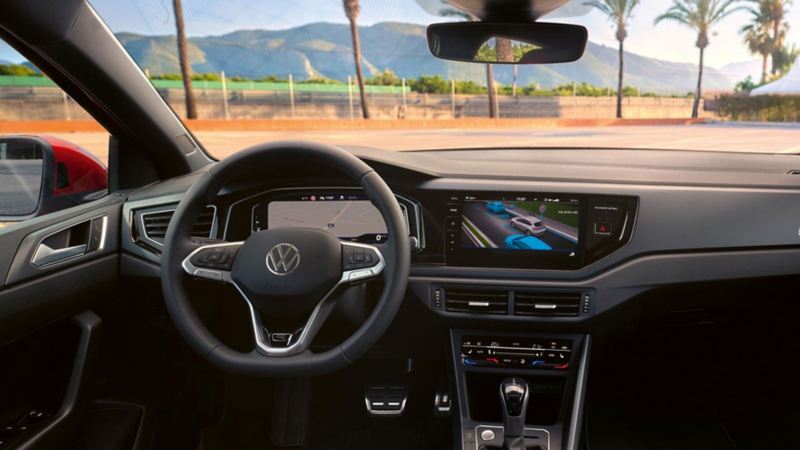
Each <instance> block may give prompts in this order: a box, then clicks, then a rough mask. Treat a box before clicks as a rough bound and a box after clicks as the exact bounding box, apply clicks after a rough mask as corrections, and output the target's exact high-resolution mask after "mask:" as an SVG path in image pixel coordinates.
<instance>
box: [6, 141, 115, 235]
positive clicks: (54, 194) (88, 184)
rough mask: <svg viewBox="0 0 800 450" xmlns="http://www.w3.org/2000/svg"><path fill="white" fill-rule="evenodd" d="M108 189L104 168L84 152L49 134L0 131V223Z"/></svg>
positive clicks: (75, 202) (61, 206)
mask: <svg viewBox="0 0 800 450" xmlns="http://www.w3.org/2000/svg"><path fill="white" fill-rule="evenodd" d="M107 191H108V171H107V170H106V167H105V165H103V163H102V162H100V161H99V160H98V159H97V158H95V157H94V156H92V155H91V154H90V153H89V152H87V151H86V150H84V149H82V148H81V147H78V146H77V145H75V144H72V143H71V142H67V141H65V140H63V139H59V138H56V137H53V136H6V137H0V223H6V222H19V221H22V220H25V219H28V218H31V217H36V216H41V215H43V214H47V213H49V212H53V211H58V210H61V209H64V208H69V207H71V206H75V205H79V204H82V203H86V202H88V201H91V200H94V199H97V198H100V197H102V196H103V195H105V193H106V192H107Z"/></svg>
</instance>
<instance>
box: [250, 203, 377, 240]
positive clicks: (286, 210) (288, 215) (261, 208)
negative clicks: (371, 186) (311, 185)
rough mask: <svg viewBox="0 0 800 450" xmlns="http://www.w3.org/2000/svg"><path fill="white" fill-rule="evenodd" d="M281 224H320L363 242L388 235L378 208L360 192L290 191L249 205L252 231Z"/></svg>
mask: <svg viewBox="0 0 800 450" xmlns="http://www.w3.org/2000/svg"><path fill="white" fill-rule="evenodd" d="M285 227H309V228H320V229H324V230H327V231H330V232H331V233H333V234H335V235H336V236H337V237H339V238H340V239H344V240H349V241H353V242H361V243H367V244H374V243H380V242H383V241H385V240H386V238H387V237H388V235H387V230H386V224H385V223H384V221H383V217H382V216H381V213H380V211H378V209H377V208H376V207H375V206H374V205H373V204H372V203H371V202H370V201H369V200H367V198H366V196H365V195H364V194H363V192H352V191H349V192H345V191H342V192H302V193H297V192H290V193H285V194H282V195H278V196H275V197H273V198H271V199H270V201H268V202H265V203H259V204H257V205H255V206H254V207H253V213H252V231H253V232H256V231H261V230H264V229H275V228H285Z"/></svg>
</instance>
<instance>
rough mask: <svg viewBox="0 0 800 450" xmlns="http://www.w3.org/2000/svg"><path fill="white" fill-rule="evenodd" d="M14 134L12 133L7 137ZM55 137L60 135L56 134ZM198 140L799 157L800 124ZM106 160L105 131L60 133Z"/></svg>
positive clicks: (212, 138)
mask: <svg viewBox="0 0 800 450" xmlns="http://www.w3.org/2000/svg"><path fill="white" fill-rule="evenodd" d="M8 134H13V133H8ZM54 134H56V133H54ZM195 135H196V136H197V138H198V140H199V141H200V142H201V143H202V144H203V145H204V146H205V148H206V149H207V150H208V151H209V152H211V154H212V155H214V156H215V157H217V158H224V157H226V156H228V155H231V154H233V153H235V152H236V151H238V150H241V149H243V148H245V147H247V146H249V145H253V144H257V143H260V142H267V141H272V140H289V139H302V140H310V141H318V142H324V143H328V144H333V145H343V146H347V145H363V146H367V147H377V148H382V149H385V150H394V151H397V150H422V149H436V148H486V147H500V146H504V147H599V148H609V147H610V148H642V149H646V148H651V149H666V150H709V151H728V152H756V153H800V124H797V125H781V126H777V125H741V124H740V125H736V124H702V125H674V126H672V125H670V126H616V127H569V128H536V129H506V130H489V129H480V130H479V129H474V130H358V131H356V130H348V131H263V132H259V131H198V132H196V133H195ZM58 136H59V137H63V138H64V139H66V140H68V141H72V142H74V143H76V144H78V145H80V146H82V147H84V148H86V149H87V150H89V151H91V152H92V153H94V154H95V155H96V156H97V157H99V158H100V159H101V160H102V161H103V162H107V161H108V158H107V153H108V136H107V135H106V134H104V133H87V132H81V133H59V134H58Z"/></svg>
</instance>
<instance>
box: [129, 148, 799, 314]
mask: <svg viewBox="0 0 800 450" xmlns="http://www.w3.org/2000/svg"><path fill="white" fill-rule="evenodd" d="M351 151H353V153H355V154H357V155H358V156H360V157H361V158H362V159H364V160H365V161H366V162H367V163H368V164H370V165H371V166H372V167H373V168H375V170H376V171H378V172H379V173H380V174H381V176H382V177H383V178H384V179H385V180H386V181H387V183H388V184H389V185H390V187H391V188H392V190H393V191H394V192H395V194H396V197H397V199H398V203H399V204H400V206H401V209H402V210H403V212H404V214H405V218H406V223H407V226H408V232H409V235H410V236H411V241H412V243H413V245H414V248H413V253H412V267H411V278H410V282H409V292H411V293H413V294H414V296H416V297H417V298H418V299H419V300H421V301H422V302H423V303H424V304H425V306H427V307H428V308H430V309H431V310H433V311H435V312H436V313H438V314H441V315H443V316H447V317H454V318H480V319H481V320H500V321H524V322H534V323H535V322H542V323H545V322H554V321H555V322H565V323H570V322H574V323H581V322H583V321H585V320H588V319H590V318H592V317H594V316H596V315H600V314H603V313H604V312H606V311H609V310H611V309H613V308H614V307H616V306H617V305H620V304H621V303H624V302H625V301H627V300H629V299H631V298H633V297H635V296H636V295H638V294H639V293H642V292H644V291H647V290H649V289H653V288H657V287H659V286H664V285H670V284H681V283H693V282H700V281H709V280H728V279H741V278H753V277H769V276H781V275H789V274H796V273H797V272H798V270H800V268H799V267H798V264H800V263H798V261H800V232H799V231H798V228H799V227H800V208H798V207H797V205H798V204H800V177H798V176H796V175H794V176H793V175H790V174H789V172H791V171H792V170H793V169H794V168H796V166H797V165H798V163H797V159H796V157H794V156H791V155H756V154H725V153H705V152H667V151H654V150H637V151H625V150H502V149H498V150H486V151H438V152H435V151H432V152H385V151H381V150H377V149H351ZM193 180H194V178H193V177H192V176H189V177H184V178H182V179H178V180H173V181H170V182H166V183H161V184H159V185H158V186H155V187H152V188H148V189H144V190H142V191H139V192H135V193H132V194H131V195H130V196H129V199H128V201H127V202H126V204H125V206H124V208H123V209H124V212H125V214H126V217H128V220H127V223H126V224H125V227H126V229H124V230H123V231H124V232H125V234H127V235H128V239H124V240H123V248H125V249H126V255H125V256H124V257H123V261H122V265H123V268H125V267H128V268H129V269H130V270H132V271H136V272H137V273H140V272H142V270H140V269H141V267H139V268H138V269H134V268H132V267H133V266H137V267H138V264H139V263H138V262H135V261H139V262H140V261H141V260H145V261H147V262H149V263H150V264H156V265H157V264H158V261H159V251H160V249H159V244H158V236H150V233H149V231H148V230H149V228H148V226H149V224H151V223H155V224H156V225H153V227H155V228H154V230H158V227H157V226H158V225H159V224H162V225H163V221H164V220H166V221H167V222H168V219H169V217H168V215H169V212H170V208H172V210H173V211H174V208H175V205H176V204H177V202H178V201H180V198H181V195H182V193H183V192H185V190H186V189H188V187H189V186H190V185H191V183H192V182H193ZM264 180H265V181H263V182H258V183H254V184H246V185H233V186H226V187H224V189H223V190H222V191H221V192H220V195H219V196H218V198H217V199H216V200H215V201H214V204H213V205H209V208H208V210H207V212H206V214H207V217H206V218H205V219H203V221H199V222H202V223H199V224H198V227H197V236H198V237H207V238H212V239H224V240H229V241H235V240H243V239H246V238H247V237H248V236H249V235H250V234H251V233H253V232H255V231H258V230H262V229H266V228H276V227H284V226H296V225H299V226H309V227H315V228H322V229H326V230H328V231H331V232H332V233H334V234H336V235H337V236H338V237H340V238H341V239H345V240H350V241H355V242H364V243H371V244H376V245H380V244H381V242H383V241H385V240H386V239H387V238H389V236H388V235H387V234H386V228H385V226H384V224H383V222H382V220H381V218H380V215H379V214H378V212H377V210H376V209H375V207H374V206H372V204H371V203H370V202H369V200H368V199H366V198H365V197H364V194H363V192H361V190H360V189H358V188H355V187H354V186H352V184H351V183H350V182H348V181H347V180H346V179H345V178H344V177H340V176H337V175H335V174H329V173H327V172H325V171H324V170H319V171H316V172H315V171H314V169H312V168H300V167H298V168H280V169H276V170H275V172H274V173H270V174H266V175H265V176H264ZM309 180H313V183H311V182H309ZM159 214H162V215H164V216H163V217H161V216H159ZM158 220H162V222H158ZM156 267H157V266H156ZM152 273H153V276H157V271H153V272H152ZM463 298H467V300H466V301H461V300H460V299H463ZM475 298H480V299H481V301H478V302H474V301H473V302H472V305H470V300H469V299H475ZM484 300H485V301H484ZM459 302H461V303H459ZM536 305H540V306H541V305H544V307H546V308H547V309H548V310H547V311H544V310H542V311H537V310H536ZM472 306H475V307H474V308H473V307H472Z"/></svg>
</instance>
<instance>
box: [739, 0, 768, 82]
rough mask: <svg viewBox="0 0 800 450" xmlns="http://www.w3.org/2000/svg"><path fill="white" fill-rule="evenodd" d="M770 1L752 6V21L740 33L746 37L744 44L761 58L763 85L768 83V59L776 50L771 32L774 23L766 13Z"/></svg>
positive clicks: (750, 11)
mask: <svg viewBox="0 0 800 450" xmlns="http://www.w3.org/2000/svg"><path fill="white" fill-rule="evenodd" d="M768 1H769V0H761V1H759V2H758V6H757V7H754V6H750V7H748V8H747V11H748V12H749V13H750V21H749V22H748V23H747V24H746V25H744V26H743V27H742V28H741V29H740V30H739V32H740V33H741V34H743V35H744V42H745V44H747V48H748V50H750V53H752V54H754V55H759V56H761V83H764V82H765V81H767V59H768V58H769V56H770V54H772V52H773V50H774V46H775V43H774V39H773V37H772V35H771V34H770V32H771V27H772V22H771V18H770V17H769V14H768V12H767V11H766V4H767V2H768Z"/></svg>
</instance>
